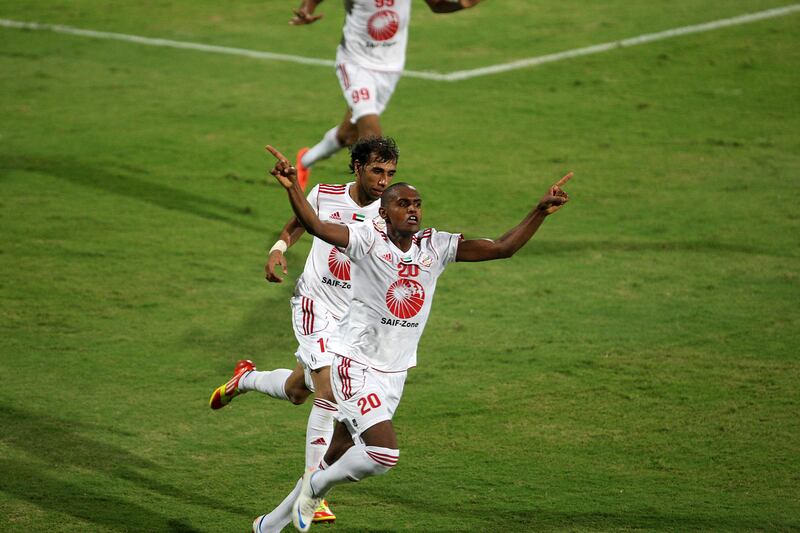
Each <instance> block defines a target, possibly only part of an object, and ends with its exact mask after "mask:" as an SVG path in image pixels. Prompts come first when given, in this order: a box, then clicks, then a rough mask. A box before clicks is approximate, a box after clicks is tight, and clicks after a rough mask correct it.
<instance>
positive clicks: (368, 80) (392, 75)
mask: <svg viewBox="0 0 800 533" xmlns="http://www.w3.org/2000/svg"><path fill="white" fill-rule="evenodd" d="M336 77H337V78H339V86H340V87H341V88H342V94H343V95H344V100H345V102H347V105H348V107H349V108H350V110H351V111H352V113H353V117H352V118H351V119H350V122H352V123H353V124H355V123H356V121H357V120H358V119H360V118H361V117H363V116H365V115H380V114H381V113H383V110H384V109H386V106H387V104H388V103H389V99H390V98H391V97H392V93H393V92H394V88H395V87H396V86H397V82H398V81H399V80H400V73H399V72H381V71H379V70H372V69H368V68H363V67H359V66H358V65H355V64H353V63H344V62H342V63H338V62H337V65H336Z"/></svg>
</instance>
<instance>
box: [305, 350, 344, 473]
mask: <svg viewBox="0 0 800 533" xmlns="http://www.w3.org/2000/svg"><path fill="white" fill-rule="evenodd" d="M311 379H312V381H313V383H314V403H313V405H312V406H311V412H310V413H309V415H308V424H307V426H306V469H308V468H316V467H317V466H318V465H319V464H320V461H322V458H323V456H324V455H325V452H326V451H327V449H328V446H329V445H330V443H331V441H332V437H333V422H334V417H335V415H336V413H337V411H338V408H337V407H336V399H335V398H334V397H333V392H332V391H331V367H330V366H324V367H322V368H318V369H316V370H313V371H311Z"/></svg>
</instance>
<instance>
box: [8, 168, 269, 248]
mask: <svg viewBox="0 0 800 533" xmlns="http://www.w3.org/2000/svg"><path fill="white" fill-rule="evenodd" d="M0 169H2V170H16V171H26V172H36V173H40V174H46V175H48V176H53V177H55V178H59V179H63V180H67V181H69V182H70V183H74V184H75V185H80V186H82V187H90V188H93V189H97V190H100V191H103V192H106V193H111V194H118V195H121V196H126V197H128V198H133V199H134V200H139V201H142V202H147V203H150V204H153V205H156V206H158V207H161V208H164V209H169V210H173V211H181V212H183V213H188V214H190V215H194V216H198V217H201V218H205V219H207V220H213V221H217V222H223V223H225V224H230V225H232V226H236V227H239V228H244V229H248V230H252V231H258V232H263V231H264V228H262V227H259V226H257V225H255V224H249V223H247V222H244V221H242V220H239V219H237V218H234V217H233V216H231V215H239V216H241V215H243V213H245V212H247V208H240V207H237V206H235V205H232V204H229V203H227V202H222V201H220V200H216V199H213V198H206V197H204V196H200V195H197V194H194V193H190V192H186V191H183V190H180V189H175V188H172V187H169V186H167V185H162V184H159V183H153V182H150V181H146V180H143V179H140V178H137V177H134V176H131V175H129V174H126V173H123V172H121V171H119V170H113V169H108V168H98V167H96V166H92V165H89V164H86V163H82V162H80V161H76V160H72V159H68V158H57V159H56V158H53V159H49V158H44V157H32V156H25V155H12V154H2V153H0ZM126 170H128V171H130V172H133V170H132V169H126ZM220 212H222V213H227V214H222V213H220Z"/></svg>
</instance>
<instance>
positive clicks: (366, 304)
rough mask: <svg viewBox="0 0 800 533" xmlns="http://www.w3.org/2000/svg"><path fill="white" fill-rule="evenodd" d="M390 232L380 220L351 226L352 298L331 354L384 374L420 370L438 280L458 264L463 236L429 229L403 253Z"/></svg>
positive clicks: (330, 346) (332, 342) (333, 339)
mask: <svg viewBox="0 0 800 533" xmlns="http://www.w3.org/2000/svg"><path fill="white" fill-rule="evenodd" d="M385 228H386V225H385V222H384V221H383V220H382V219H380V218H375V219H374V220H372V221H371V222H368V223H366V224H356V225H352V226H348V230H349V231H350V242H349V243H348V245H347V249H346V250H345V253H346V254H347V255H348V256H349V257H350V259H352V266H351V274H352V277H353V295H352V300H351V301H350V308H349V309H348V311H347V314H346V315H344V318H342V320H341V322H339V327H338V329H337V330H336V331H335V332H334V334H333V336H331V338H330V339H329V340H328V351H330V352H334V353H337V354H339V355H342V356H344V357H348V358H350V359H353V360H355V361H358V362H359V363H362V364H364V365H367V366H370V367H372V368H375V369H377V370H380V371H382V372H402V371H403V370H406V369H408V368H411V367H413V366H415V365H416V364H417V345H418V343H419V339H420V337H421V336H422V330H423V329H424V328H425V323H426V322H427V320H428V315H429V313H430V310H431V302H432V301H433V292H434V291H435V290H436V280H437V279H438V278H439V275H441V273H442V272H443V271H444V268H445V266H447V264H448V263H450V262H452V261H455V258H456V252H457V251H458V243H459V242H460V240H461V235H460V234H454V233H446V232H444V231H437V230H435V229H433V228H428V229H426V230H424V231H420V232H418V233H417V234H416V235H414V238H413V242H412V245H411V248H410V249H409V250H408V251H407V252H403V251H401V250H400V249H399V248H397V247H396V246H395V245H394V244H393V243H392V242H391V241H390V240H389V238H388V237H387V236H386V232H385Z"/></svg>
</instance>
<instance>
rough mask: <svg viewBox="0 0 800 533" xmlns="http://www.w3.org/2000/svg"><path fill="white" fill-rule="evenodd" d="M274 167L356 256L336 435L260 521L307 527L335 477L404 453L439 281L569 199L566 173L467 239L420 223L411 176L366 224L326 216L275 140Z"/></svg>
mask: <svg viewBox="0 0 800 533" xmlns="http://www.w3.org/2000/svg"><path fill="white" fill-rule="evenodd" d="M267 150H269V151H270V152H271V153H272V154H273V155H274V156H275V158H276V159H277V160H278V161H277V163H276V164H275V167H274V168H273V169H272V171H271V174H272V175H274V176H275V177H276V178H277V180H278V182H279V183H280V184H281V185H282V186H283V187H284V188H286V190H287V191H288V195H289V201H290V203H291V205H292V209H293V210H294V213H295V216H296V217H297V219H298V220H299V221H300V223H301V224H303V226H304V227H305V228H306V230H307V231H308V232H309V233H311V234H312V235H314V236H315V237H317V238H319V239H322V240H324V241H325V242H327V243H329V244H331V245H333V246H335V247H337V248H338V249H339V250H342V251H343V253H344V254H345V255H346V256H348V257H349V258H350V261H351V270H350V273H351V278H352V281H353V294H352V300H351V302H350V307H349V308H348V310H347V313H346V314H345V316H344V317H343V318H342V320H341V322H340V323H339V325H338V327H337V328H336V331H335V332H334V333H333V336H332V337H331V338H330V339H329V341H328V351H329V352H330V353H332V355H333V363H332V368H333V371H332V372H331V380H332V383H331V385H332V388H333V394H334V396H335V398H336V402H337V404H338V407H339V410H338V413H337V415H336V420H337V424H336V427H335V429H334V434H333V441H332V443H331V445H330V447H329V448H328V451H327V452H326V454H325V457H324V458H323V460H322V461H321V462H320V464H319V466H318V468H316V469H309V470H307V471H306V473H305V474H304V475H303V477H302V478H301V479H300V480H299V481H298V482H297V484H296V485H295V488H294V490H293V491H292V492H291V493H290V494H289V495H288V496H287V497H286V498H285V499H284V500H283V502H281V503H280V504H279V505H278V507H276V508H275V509H274V510H273V511H272V512H271V513H269V514H267V515H262V516H260V517H258V518H257V519H256V520H255V522H254V523H253V530H254V531H256V532H258V533H263V532H267V531H280V530H281V528H282V527H283V526H285V525H287V524H288V523H289V521H290V520H291V521H292V522H293V523H294V526H295V527H296V528H297V529H298V530H300V531H308V529H309V528H310V526H311V520H312V519H313V517H314V511H315V509H316V508H317V506H318V504H319V502H320V501H321V500H322V498H324V497H325V495H326V494H327V493H328V491H329V490H330V489H331V488H333V487H334V486H336V485H338V484H340V483H344V482H345V481H360V480H362V479H364V478H367V477H370V476H375V475H380V474H384V473H386V472H388V471H389V469H391V468H392V467H393V466H394V465H396V464H397V461H398V459H399V457H400V451H399V447H398V444H397V436H396V434H395V430H394V426H393V425H392V417H393V415H394V412H395V410H396V409H397V406H398V404H399V403H400V398H401V396H402V392H403V385H404V383H405V379H406V375H407V371H408V369H409V368H411V367H414V366H415V365H416V361H417V345H418V343H419V339H420V337H421V335H422V331H423V330H424V328H425V323H426V321H427V319H428V315H429V313H430V309H431V302H432V300H433V293H434V291H435V290H436V281H437V279H438V277H439V276H440V275H441V274H442V272H443V271H444V269H445V267H446V266H447V264H449V263H451V262H453V261H489V260H492V259H503V258H507V257H511V256H512V255H514V253H516V252H517V250H519V249H520V248H522V246H524V245H525V243H527V242H528V241H529V240H530V238H531V237H532V236H533V234H534V233H536V231H537V230H538V229H539V226H541V224H542V222H544V220H545V218H547V216H549V215H551V214H552V213H554V212H556V211H557V210H559V209H560V208H561V207H562V206H563V205H564V204H566V203H567V201H568V200H569V198H568V196H567V193H565V192H564V191H563V189H562V187H563V186H564V184H565V183H566V182H567V181H568V180H569V179H570V178H571V177H572V173H569V174H567V175H566V176H564V177H563V178H561V179H560V180H559V181H558V182H556V183H555V184H554V185H553V186H552V187H550V188H549V189H548V191H547V193H545V195H544V196H543V197H542V198H541V199H540V200H539V202H538V203H537V204H536V206H534V208H533V209H532V210H531V211H530V213H528V215H527V216H526V217H525V218H524V219H523V220H522V221H521V222H520V223H519V224H517V225H516V226H515V227H513V228H511V229H510V230H508V231H507V232H506V233H505V234H503V235H502V236H501V237H500V238H498V239H464V238H463V237H462V236H461V235H460V234H457V233H447V232H444V231H438V230H436V229H433V228H428V229H421V224H422V198H421V197H420V195H419V192H418V191H417V189H416V188H414V187H413V186H411V185H409V184H408V183H395V184H394V185H391V186H389V187H387V188H386V189H385V190H384V191H383V194H382V195H381V206H380V209H379V211H378V217H376V218H375V219H374V220H369V221H366V222H365V223H363V224H351V225H347V226H344V225H340V224H332V223H330V222H327V221H324V220H321V219H320V217H319V216H317V214H316V212H315V211H314V209H313V207H312V206H311V205H309V203H308V202H307V201H306V199H305V198H304V196H303V194H302V192H301V189H300V187H299V185H298V183H297V169H296V168H295V167H293V166H292V165H291V163H289V161H288V160H287V159H286V158H285V157H284V156H283V155H282V154H281V153H280V152H278V151H277V150H276V149H274V148H273V147H271V146H267Z"/></svg>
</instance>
